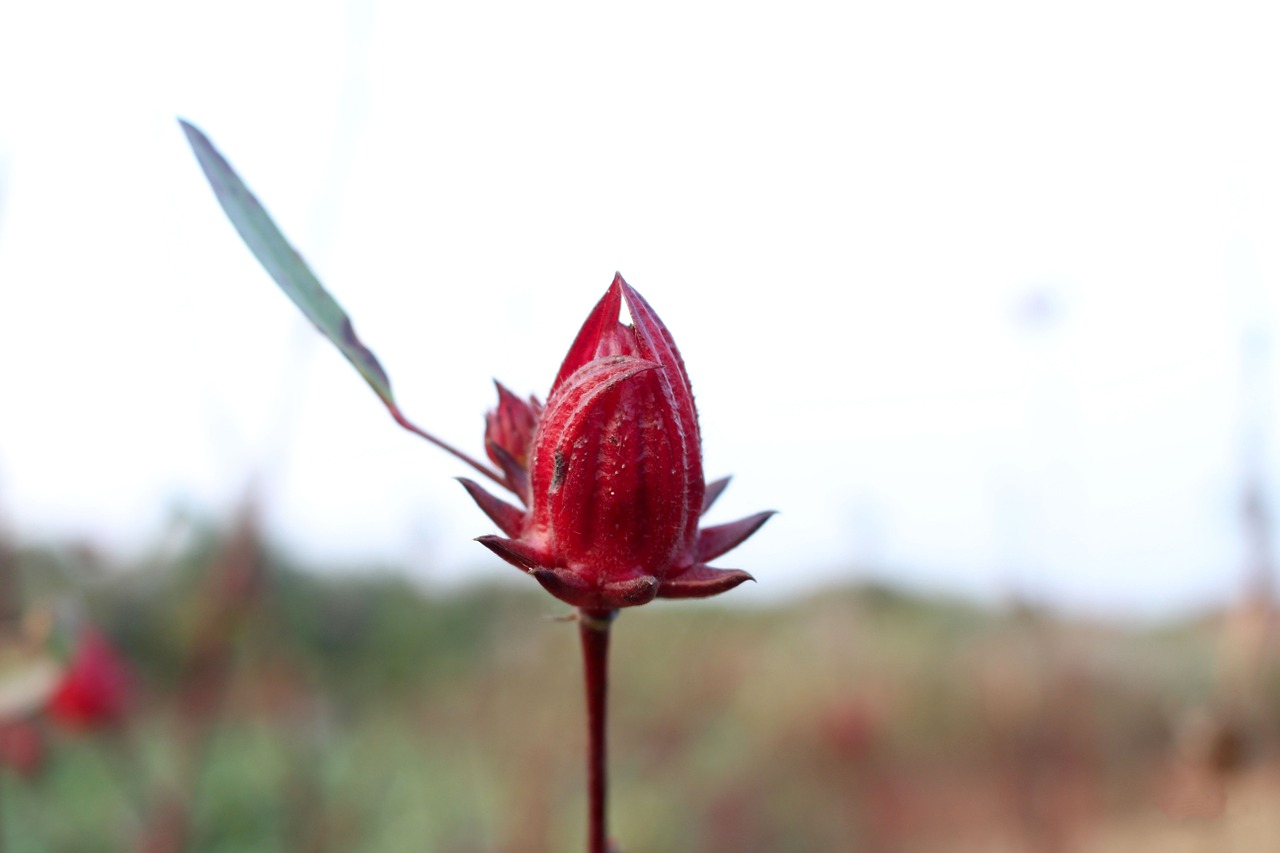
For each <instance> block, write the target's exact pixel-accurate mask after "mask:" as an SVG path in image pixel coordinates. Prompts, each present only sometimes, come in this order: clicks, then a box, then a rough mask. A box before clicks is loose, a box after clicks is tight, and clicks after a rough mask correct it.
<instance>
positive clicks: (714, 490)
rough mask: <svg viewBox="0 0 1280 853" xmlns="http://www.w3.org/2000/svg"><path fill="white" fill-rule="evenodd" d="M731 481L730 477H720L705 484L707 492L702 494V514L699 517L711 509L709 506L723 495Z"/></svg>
mask: <svg viewBox="0 0 1280 853" xmlns="http://www.w3.org/2000/svg"><path fill="white" fill-rule="evenodd" d="M731 479H732V478H731V477H721V478H720V479H719V480H714V481H712V482H710V483H707V490H706V491H705V492H703V493H702V512H701V513H700V515H706V514H707V510H709V509H711V505H712V504H713V503H715V502H716V499H717V498H719V497H720V495H722V494H723V493H724V490H725V488H726V487H727V486H728V485H729V480H731Z"/></svg>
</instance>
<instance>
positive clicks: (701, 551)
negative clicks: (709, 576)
mask: <svg viewBox="0 0 1280 853" xmlns="http://www.w3.org/2000/svg"><path fill="white" fill-rule="evenodd" d="M773 514H774V511H773V510H768V511H766V512H757V513H756V514H755V515H749V516H747V517H746V518H740V519H738V520H737V521H730V522H729V523H728V524H717V525H715V526H713V527H704V528H702V529H701V530H699V531H698V545H697V550H696V554H695V555H696V557H697V559H698V562H701V563H705V562H706V561H708V560H714V559H715V558H716V557H719V556H720V555H721V554H725V553H728V552H729V551H732V550H733V549H734V548H737V547H738V546H739V545H741V544H742V543H743V542H744V541H746V539H747V538H748V537H750V536H751V534H753V533H755V532H756V531H757V530H759V529H760V526H761V525H762V524H764V523H765V522H766V521H768V520H769V516H771V515H773Z"/></svg>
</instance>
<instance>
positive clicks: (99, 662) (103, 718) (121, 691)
mask: <svg viewBox="0 0 1280 853" xmlns="http://www.w3.org/2000/svg"><path fill="white" fill-rule="evenodd" d="M133 687H134V684H133V676H132V674H131V673H130V672H129V668H128V666H127V665H126V664H125V662H124V660H123V659H122V658H121V657H120V654H119V652H117V651H116V650H115V648H114V647H113V646H112V645H111V643H110V642H109V641H108V640H107V638H106V637H105V636H103V635H102V633H101V632H99V631H98V630H97V629H95V628H86V629H84V630H83V631H81V633H80V638H79V640H78V641H77V643H76V648H75V652H74V653H73V654H72V656H71V661H70V662H69V663H68V665H67V669H66V671H65V672H64V673H63V675H62V680H61V681H60V682H59V683H58V686H57V688H55V689H54V691H53V695H52V696H50V697H49V703H48V705H47V706H46V710H47V712H48V714H49V717H50V718H51V719H53V720H54V721H55V722H57V723H59V724H61V725H63V726H66V727H68V728H72V729H95V728H103V727H106V726H111V725H114V724H116V723H118V722H119V721H120V720H121V719H122V718H123V717H124V714H125V711H126V710H127V709H128V706H129V704H130V702H131V701H132V699H133Z"/></svg>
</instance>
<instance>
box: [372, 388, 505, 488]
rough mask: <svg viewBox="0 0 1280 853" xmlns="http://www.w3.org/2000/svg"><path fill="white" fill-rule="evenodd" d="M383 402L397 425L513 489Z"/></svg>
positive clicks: (490, 470)
mask: <svg viewBox="0 0 1280 853" xmlns="http://www.w3.org/2000/svg"><path fill="white" fill-rule="evenodd" d="M379 396H381V395H379ZM382 402H383V403H386V406H387V411H389V412H391V417H393V418H395V419H396V423H398V424H400V426H402V427H404V428H405V429H407V430H408V431H409V432H411V433H413V434H414V435H416V436H419V437H421V438H425V439H426V440H427V441H429V442H431V443H432V444H434V445H435V446H436V447H438V448H440V449H441V450H443V451H444V452H446V453H452V454H453V455H454V456H456V457H457V458H459V459H461V460H462V461H463V462H465V463H467V464H468V465H470V466H471V467H472V468H475V469H476V470H477V471H479V472H480V473H481V474H484V475H485V476H486V477H488V478H489V479H490V480H493V481H494V482H495V483H497V484H498V485H499V486H502V487H503V488H504V489H510V488H511V486H510V484H508V483H507V481H506V478H504V477H503V476H502V475H501V474H499V473H498V472H497V471H495V470H493V469H492V468H490V467H489V466H488V465H485V464H484V463H483V462H477V461H476V460H474V459H472V458H471V457H470V456H468V455H467V454H465V453H463V452H462V451H461V450H459V449H458V448H456V447H454V446H453V445H452V444H449V443H448V442H446V441H441V440H440V439H438V438H436V437H435V436H434V435H432V434H431V433H429V432H427V431H426V430H424V429H422V428H421V427H419V426H418V425H417V424H415V423H414V422H413V421H411V420H409V419H408V418H406V417H405V416H404V413H403V412H401V411H400V409H398V408H397V407H396V406H395V405H394V404H392V403H388V402H387V401H386V399H385V398H383V401H382Z"/></svg>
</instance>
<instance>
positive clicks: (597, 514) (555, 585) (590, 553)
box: [462, 275, 772, 611]
mask: <svg viewBox="0 0 1280 853" xmlns="http://www.w3.org/2000/svg"><path fill="white" fill-rule="evenodd" d="M624 303H625V304H626V307H627V311H628V313H629V314H630V315H631V321H632V322H631V324H630V325H624V324H623V323H622V322H620V313H621V308H622V305H623V304H624ZM498 395H499V401H498V408H497V409H495V410H494V411H492V412H490V413H489V415H488V417H487V419H486V427H487V428H486V436H485V438H486V441H485V445H486V450H487V451H488V453H489V458H490V459H492V460H493V461H494V463H495V464H497V465H498V467H499V468H500V469H501V471H502V473H503V479H504V480H505V482H504V483H503V485H505V486H506V487H507V488H508V489H509V490H510V491H511V492H512V493H513V494H514V495H515V496H516V497H517V498H518V499H519V501H520V503H521V505H522V506H515V505H513V504H510V503H507V502H506V501H503V500H500V499H499V498H496V497H494V496H493V495H491V494H489V493H488V492H486V491H485V490H484V489H482V488H481V487H480V486H479V485H478V484H476V483H475V482H473V481H471V480H467V479H463V480H462V483H463V485H464V486H465V487H466V489H467V491H468V492H469V493H470V494H471V496H472V497H473V498H474V499H475V500H476V502H477V503H478V504H479V505H480V508H481V509H482V510H484V511H485V513H486V514H487V515H488V516H489V517H490V518H491V519H492V520H493V522H494V523H495V524H497V525H498V527H499V528H500V529H501V530H502V532H503V533H504V534H506V536H505V537H500V536H481V537H480V538H479V539H478V541H479V542H481V543H483V544H484V545H485V546H486V547H488V548H489V549H490V550H492V551H493V552H494V553H495V554H497V555H498V556H500V557H502V558H503V559H504V560H506V561H507V562H509V563H511V564H512V565H514V566H516V567H517V568H520V569H522V570H524V571H526V572H528V573H529V574H532V575H533V576H534V577H535V578H537V579H538V581H539V582H540V583H541V584H542V585H543V587H545V588H546V589H547V591H548V592H550V593H551V594H552V595H554V596H556V597H557V598H559V599H561V600H562V601H564V602H566V603H568V604H571V605H573V606H575V607H580V608H583V609H585V610H598V611H607V610H614V609H617V608H621V607H630V606H634V605H638V604H645V603H646V602H649V601H651V600H653V599H654V598H655V597H658V598H704V597H707V596H711V595H716V594H718V593H721V592H725V591H727V590H730V589H732V588H733V587H735V586H737V585H738V584H740V583H742V582H743V581H746V580H751V579H752V578H751V575H749V574H747V573H746V572H744V571H741V570H739V569H719V568H712V567H711V566H709V565H707V561H709V560H713V559H715V558H716V557H719V556H720V555H722V554H724V553H726V552H727V551H729V550H731V549H732V548H735V547H736V546H737V545H739V544H740V543H741V542H742V541H743V540H745V539H746V538H747V537H748V536H750V535H751V534H752V533H754V532H755V531H756V530H757V529H759V527H760V525H762V524H764V522H765V521H766V520H767V519H768V518H769V516H770V515H772V513H771V512H762V513H757V514H756V515H753V516H749V517H747V518H744V519H741V520H739V521H735V522H731V523H729V524H722V525H717V526H713V527H708V528H703V529H699V526H698V520H699V518H700V516H701V515H702V513H703V512H705V511H706V509H707V508H709V507H710V505H711V503H712V502H713V501H714V500H715V498H716V497H718V496H719V494H720V492H721V491H723V489H724V487H725V485H726V484H727V482H728V481H727V479H726V480H719V481H716V482H714V483H711V484H707V483H706V482H705V481H704V479H703V473H702V442H701V436H700V434H699V430H698V414H697V409H696V407H695V405H694V401H693V392H692V390H691V389H690V386H689V376H688V373H687V371H686V370H685V366H684V362H683V360H682V359H681V357H680V352H679V350H678V349H677V348H676V345H675V341H674V340H673V339H672V337H671V333H670V332H668V331H667V328H666V326H664V325H663V323H662V321H661V320H660V319H658V316H657V314H655V313H654V312H653V309H652V308H651V307H650V306H649V304H648V303H647V302H646V301H645V300H644V298H643V297H642V296H641V295H640V294H639V293H637V292H636V291H635V289H633V288H632V287H631V286H630V285H628V284H627V283H626V282H625V281H624V280H623V279H622V276H621V275H617V276H615V277H614V280H613V283H612V284H611V285H610V287H609V289H608V291H606V293H605V295H604V297H603V298H602V299H601V300H600V302H599V303H597V305H596V307H595V309H594V310H593V311H592V312H591V314H590V316H588V317H587V320H586V322H585V323H584V324H583V326H582V329H581V330H580V331H579V332H578V336H577V338H576V339H575V340H574V342H573V345H572V346H571V347H570V349H569V353H568V355H567V356H566V357H565V360H564V363H563V364H562V365H561V367H560V371H559V373H558V374H557V375H556V379H555V382H554V384H553V385H552V386H551V393H550V394H549V395H548V397H547V402H546V405H545V407H543V406H541V405H539V404H538V401H537V400H536V399H530V400H529V401H527V402H526V401H523V400H521V399H520V398H519V397H517V396H515V395H514V394H512V393H511V392H510V391H507V389H505V388H503V387H502V386H501V385H499V386H498Z"/></svg>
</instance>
